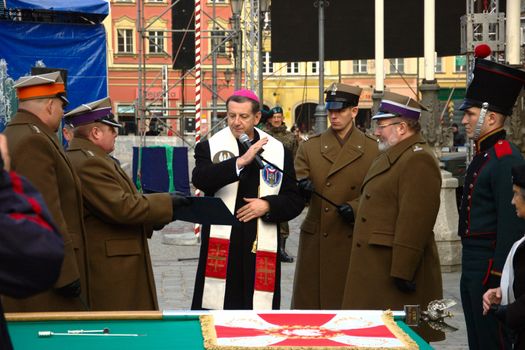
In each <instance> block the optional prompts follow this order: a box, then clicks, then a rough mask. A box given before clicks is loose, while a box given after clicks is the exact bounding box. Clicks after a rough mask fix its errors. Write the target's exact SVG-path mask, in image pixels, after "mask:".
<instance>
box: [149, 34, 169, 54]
mask: <svg viewBox="0 0 525 350" xmlns="http://www.w3.org/2000/svg"><path fill="white" fill-rule="evenodd" d="M148 47H149V53H165V50H164V32H161V31H150V32H148Z"/></svg>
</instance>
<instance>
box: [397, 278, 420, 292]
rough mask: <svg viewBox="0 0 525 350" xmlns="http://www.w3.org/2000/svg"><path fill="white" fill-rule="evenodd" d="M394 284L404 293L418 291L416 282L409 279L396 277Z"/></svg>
mask: <svg viewBox="0 0 525 350" xmlns="http://www.w3.org/2000/svg"><path fill="white" fill-rule="evenodd" d="M394 284H395V285H396V287H397V289H399V290H400V291H402V292H403V293H407V294H408V293H414V292H415V291H416V282H412V281H407V280H404V279H402V278H397V277H394Z"/></svg>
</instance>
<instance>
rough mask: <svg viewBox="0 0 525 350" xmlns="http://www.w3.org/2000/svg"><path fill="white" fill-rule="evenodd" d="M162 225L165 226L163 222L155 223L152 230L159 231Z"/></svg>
mask: <svg viewBox="0 0 525 350" xmlns="http://www.w3.org/2000/svg"><path fill="white" fill-rule="evenodd" d="M164 226H166V225H165V224H157V225H153V231H160V230H162V229H163V228H164Z"/></svg>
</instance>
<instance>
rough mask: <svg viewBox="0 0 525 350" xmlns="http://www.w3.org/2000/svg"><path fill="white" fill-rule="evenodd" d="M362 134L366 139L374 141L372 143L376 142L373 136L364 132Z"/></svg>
mask: <svg viewBox="0 0 525 350" xmlns="http://www.w3.org/2000/svg"><path fill="white" fill-rule="evenodd" d="M363 134H365V136H366V137H368V138H369V139H370V140H372V141H374V142H377V137H375V136H373V135H370V134H368V133H366V132H364V133H363Z"/></svg>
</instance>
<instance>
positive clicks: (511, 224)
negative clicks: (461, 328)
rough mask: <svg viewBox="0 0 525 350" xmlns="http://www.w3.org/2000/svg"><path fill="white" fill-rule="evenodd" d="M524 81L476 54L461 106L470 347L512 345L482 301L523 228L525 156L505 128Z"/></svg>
mask: <svg viewBox="0 0 525 350" xmlns="http://www.w3.org/2000/svg"><path fill="white" fill-rule="evenodd" d="M524 82H525V72H523V71H521V70H517V69H514V68H511V67H508V66H504V65H502V64H498V63H495V62H491V61H488V60H484V59H476V64H475V68H474V78H473V80H472V81H471V83H470V85H469V87H468V89H467V93H466V96H465V100H464V101H463V104H462V105H461V107H460V109H461V110H462V111H464V115H463V119H462V121H461V123H462V124H463V125H464V126H465V130H466V133H467V137H468V138H470V139H472V140H474V141H475V147H476V153H475V155H474V158H473V159H472V162H471V163H470V165H469V167H468V169H467V174H466V177H465V185H464V189H463V197H462V200H461V207H460V213H459V226H458V234H459V236H460V237H461V239H462V246H463V258H462V259H463V261H462V275H461V282H460V283H461V284H460V290H461V301H462V304H463V310H464V313H465V321H466V323H467V334H468V341H469V347H470V348H471V349H481V348H485V349H501V348H508V349H510V347H511V346H510V340H509V339H508V336H507V335H506V332H505V330H504V329H503V326H502V325H501V324H499V323H498V321H497V320H496V319H495V318H494V317H493V315H488V316H483V315H482V308H481V307H480V303H481V300H482V296H483V293H485V291H486V290H487V289H489V288H495V287H497V286H499V284H500V277H501V271H502V269H503V265H504V263H505V258H506V256H507V254H508V252H509V250H510V248H511V246H512V244H513V243H514V242H515V241H516V240H518V239H519V238H520V237H521V236H522V235H523V232H524V225H523V221H522V220H520V219H519V218H518V217H517V216H516V212H515V210H514V208H513V207H512V204H511V200H512V195H513V194H512V181H511V178H512V176H511V168H512V167H513V166H514V165H516V164H520V163H522V162H523V158H522V156H521V154H520V152H519V150H518V149H517V147H516V146H515V145H513V144H512V143H510V142H509V141H507V140H506V139H505V136H506V133H505V130H504V129H503V124H504V122H505V116H508V115H511V114H512V108H513V106H514V104H515V102H516V98H517V97H518V95H519V93H520V91H521V89H522V86H523V83H524Z"/></svg>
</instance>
